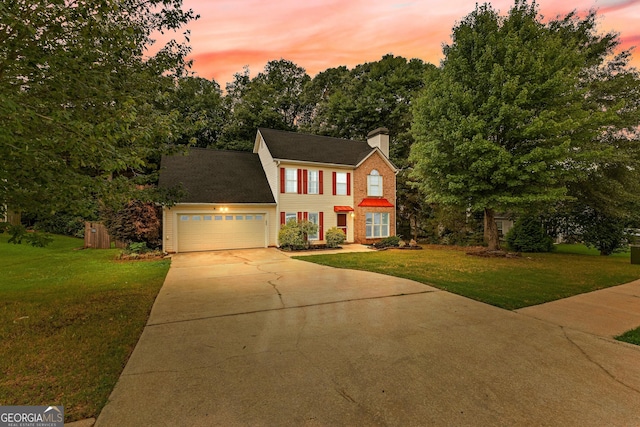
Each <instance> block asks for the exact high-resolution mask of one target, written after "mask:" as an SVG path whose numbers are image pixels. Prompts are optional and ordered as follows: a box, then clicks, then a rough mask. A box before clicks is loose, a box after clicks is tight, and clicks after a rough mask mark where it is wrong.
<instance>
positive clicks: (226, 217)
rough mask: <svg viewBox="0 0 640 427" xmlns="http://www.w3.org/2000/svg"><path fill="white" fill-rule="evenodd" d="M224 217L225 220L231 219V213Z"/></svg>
mask: <svg viewBox="0 0 640 427" xmlns="http://www.w3.org/2000/svg"><path fill="white" fill-rule="evenodd" d="M224 219H225V221H233V215H226V216H225V217H224Z"/></svg>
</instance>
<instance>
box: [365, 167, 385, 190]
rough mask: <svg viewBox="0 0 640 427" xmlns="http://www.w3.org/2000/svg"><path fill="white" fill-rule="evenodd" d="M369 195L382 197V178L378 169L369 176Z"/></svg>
mask: <svg viewBox="0 0 640 427" xmlns="http://www.w3.org/2000/svg"><path fill="white" fill-rule="evenodd" d="M367 195H368V196H382V176H381V175H380V173H379V172H378V171H377V170H376V169H374V170H372V171H371V173H370V174H369V175H367Z"/></svg>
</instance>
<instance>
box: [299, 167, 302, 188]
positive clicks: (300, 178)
mask: <svg viewBox="0 0 640 427" xmlns="http://www.w3.org/2000/svg"><path fill="white" fill-rule="evenodd" d="M298 194H302V169H298Z"/></svg>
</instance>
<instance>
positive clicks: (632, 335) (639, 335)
mask: <svg viewBox="0 0 640 427" xmlns="http://www.w3.org/2000/svg"><path fill="white" fill-rule="evenodd" d="M616 339H617V340H618V341H624V342H628V343H631V344H635V345H640V328H636V329H632V330H630V331H627V332H625V333H624V334H622V335H619V336H617V337H616Z"/></svg>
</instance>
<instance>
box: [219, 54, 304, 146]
mask: <svg viewBox="0 0 640 427" xmlns="http://www.w3.org/2000/svg"><path fill="white" fill-rule="evenodd" d="M309 80H311V78H310V77H309V76H308V75H307V73H306V71H305V69H304V68H301V67H298V66H297V65H296V64H294V63H293V62H291V61H287V60H285V59H280V60H277V61H269V62H268V63H267V65H266V66H265V68H264V71H263V72H261V73H259V74H258V75H257V76H256V77H255V78H253V79H251V78H250V76H249V69H248V68H246V67H245V69H244V71H243V72H242V73H236V74H235V75H234V81H233V82H232V83H229V84H228V85H227V87H226V89H227V96H226V97H225V100H226V102H227V108H228V109H229V111H230V114H231V116H230V120H229V122H228V126H227V127H226V128H225V129H224V136H223V140H224V143H225V144H226V145H227V147H229V148H234V149H243V150H251V148H252V147H253V141H254V138H255V133H256V129H257V128H259V127H267V128H270V129H279V130H290V131H293V130H297V121H298V119H300V117H302V116H303V115H304V114H305V109H306V105H305V104H304V103H303V100H302V90H303V87H304V86H305V84H307V82H309Z"/></svg>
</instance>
